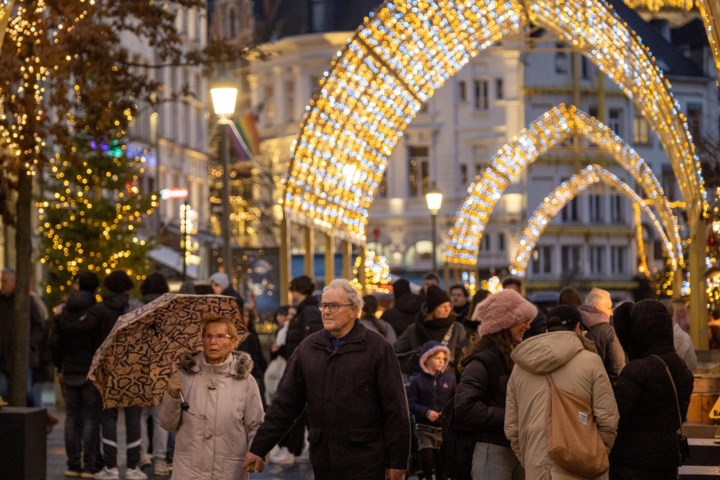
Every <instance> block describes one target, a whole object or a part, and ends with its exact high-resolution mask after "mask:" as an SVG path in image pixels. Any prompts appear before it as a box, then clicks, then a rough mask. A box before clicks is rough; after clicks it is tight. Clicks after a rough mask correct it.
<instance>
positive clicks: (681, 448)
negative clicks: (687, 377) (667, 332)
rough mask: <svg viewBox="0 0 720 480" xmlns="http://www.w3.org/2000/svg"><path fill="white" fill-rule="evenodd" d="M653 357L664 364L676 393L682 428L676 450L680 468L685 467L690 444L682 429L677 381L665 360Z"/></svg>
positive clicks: (677, 434)
mask: <svg viewBox="0 0 720 480" xmlns="http://www.w3.org/2000/svg"><path fill="white" fill-rule="evenodd" d="M652 356H653V357H655V358H657V359H658V360H660V361H661V362H662V364H663V367H665V373H667V376H668V378H669V379H670V384H671V385H672V388H673V392H674V393H675V407H676V408H677V414H678V424H679V425H680V428H678V431H677V432H676V434H675V448H677V452H678V462H679V463H678V466H680V465H685V464H686V463H687V461H688V460H689V459H690V444H689V443H688V439H687V437H686V436H685V434H684V433H683V429H682V425H683V421H682V415H680V400H678V394H677V388H675V380H673V377H672V374H671V373H670V368H669V367H668V365H667V363H665V360H663V359H662V357H661V356H659V355H655V354H652Z"/></svg>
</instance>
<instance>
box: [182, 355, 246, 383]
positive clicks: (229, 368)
mask: <svg viewBox="0 0 720 480" xmlns="http://www.w3.org/2000/svg"><path fill="white" fill-rule="evenodd" d="M201 362H202V363H203V364H205V365H209V364H208V363H206V362H205V358H204V356H203V352H197V353H186V354H184V355H182V356H181V357H180V370H182V371H183V372H185V373H187V374H188V375H196V374H198V373H200V369H201V367H200V363H201ZM217 368H219V369H222V370H226V372H225V373H227V375H229V376H231V377H238V378H240V379H244V378H247V377H248V375H250V372H252V369H253V361H252V357H250V355H249V354H247V353H245V352H230V355H228V358H227V359H226V360H225V362H223V363H221V364H220V365H218V366H217Z"/></svg>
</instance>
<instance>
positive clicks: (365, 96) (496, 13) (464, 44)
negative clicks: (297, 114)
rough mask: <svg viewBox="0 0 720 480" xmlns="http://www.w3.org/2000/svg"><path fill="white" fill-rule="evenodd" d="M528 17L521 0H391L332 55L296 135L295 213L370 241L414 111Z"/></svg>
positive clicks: (291, 178)
mask: <svg viewBox="0 0 720 480" xmlns="http://www.w3.org/2000/svg"><path fill="white" fill-rule="evenodd" d="M523 23H524V19H523V17H522V7H521V5H520V4H519V3H517V2H512V1H511V2H505V1H488V2H482V3H480V2H478V3H477V4H475V3H472V2H469V3H466V4H463V5H461V4H452V5H451V4H446V3H440V2H433V1H423V2H419V3H418V2H414V1H412V2H411V1H400V2H395V3H390V2H388V3H385V4H384V5H383V6H382V8H381V9H380V10H379V11H378V12H377V13H376V14H371V16H370V17H369V18H368V19H366V21H365V23H364V25H362V26H361V27H360V28H359V29H358V30H357V32H356V34H355V35H354V37H353V38H352V40H351V41H350V42H349V43H348V45H347V46H346V47H345V48H344V49H343V50H342V51H341V52H339V53H338V57H337V58H336V59H335V60H334V61H333V62H332V64H331V66H330V72H326V73H325V76H324V80H323V81H322V83H321V88H320V90H319V92H318V94H317V95H316V96H315V98H314V99H313V100H312V101H311V102H310V105H309V106H308V107H307V110H308V111H307V113H306V115H305V118H304V120H303V124H302V126H301V133H300V135H299V137H298V139H297V140H296V142H295V143H294V145H293V153H292V156H291V164H290V170H289V174H288V176H287V178H286V184H285V186H286V190H285V195H284V201H283V203H284V206H285V208H286V211H287V214H288V216H289V217H290V218H291V219H294V220H295V221H298V222H308V223H313V224H314V225H315V226H316V227H319V228H321V229H332V230H333V231H334V233H335V234H336V235H338V236H341V237H345V238H349V239H351V240H353V241H355V242H357V243H365V234H366V224H367V216H368V209H369V207H370V204H371V203H372V200H373V198H374V195H375V192H376V191H377V187H378V185H379V183H380V181H381V179H382V175H383V173H384V171H385V167H386V164H387V159H388V157H389V156H390V154H391V153H392V150H393V148H394V147H395V144H396V143H397V141H398V138H399V137H400V135H402V132H403V131H404V130H405V128H406V127H407V126H408V124H409V123H410V121H411V120H412V119H413V117H414V116H415V114H416V112H417V111H418V110H419V109H420V107H421V106H422V105H423V103H425V102H426V101H427V100H428V99H429V98H430V97H431V96H432V95H433V93H434V92H435V90H437V89H438V88H440V87H441V86H442V85H443V84H444V82H445V81H446V80H447V79H448V78H450V77H451V76H452V75H454V74H455V73H456V72H458V71H459V70H460V69H461V68H462V67H463V66H464V65H465V64H466V63H467V62H468V61H469V59H470V58H471V57H472V56H474V55H476V54H477V53H478V52H479V51H480V50H482V49H484V48H486V47H487V46H488V45H490V44H491V43H492V42H494V41H497V40H500V39H501V38H503V37H504V36H505V35H507V34H509V33H513V32H517V31H518V30H519V29H520V26H521V25H522V24H523Z"/></svg>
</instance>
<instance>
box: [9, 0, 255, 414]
mask: <svg viewBox="0 0 720 480" xmlns="http://www.w3.org/2000/svg"><path fill="white" fill-rule="evenodd" d="M188 9H205V1H204V0H165V1H163V2H149V1H147V0H122V1H91V0H72V1H59V2H50V1H48V0H16V1H12V0H8V1H5V2H3V7H2V8H0V111H1V112H2V115H0V202H1V203H2V204H1V205H0V215H2V220H3V224H4V225H5V226H13V227H14V228H15V249H16V264H15V265H14V266H15V270H16V272H17V276H16V280H17V285H24V286H27V285H28V284H29V280H30V272H31V267H32V257H33V251H32V245H33V242H32V234H33V232H32V228H33V222H32V218H31V217H32V215H33V212H32V202H33V195H32V189H33V180H34V178H36V177H38V176H39V175H38V174H39V173H40V172H42V171H43V170H44V169H45V167H46V166H47V165H48V164H49V163H50V159H51V158H56V155H57V158H58V160H59V161H60V162H62V161H63V160H64V159H66V160H67V161H70V159H80V158H81V157H80V156H78V155H77V152H76V150H77V149H79V148H87V147H83V146H82V145H81V143H79V142H78V141H77V140H78V135H79V132H82V134H83V135H87V137H86V139H85V140H86V141H87V142H90V141H91V140H95V141H96V142H98V144H100V143H101V142H102V140H105V141H106V142H110V143H112V142H113V141H115V140H118V141H121V139H122V135H123V134H122V133H121V132H123V131H125V130H126V129H127V127H128V125H129V124H130V122H132V120H133V118H134V117H135V116H136V114H137V112H138V110H139V109H140V108H141V106H143V105H151V106H152V105H154V104H156V103H158V102H161V101H165V100H169V99H173V98H180V97H181V96H184V95H191V94H192V92H188V91H187V86H186V85H181V86H180V87H178V88H177V89H176V90H175V91H173V90H172V89H171V90H169V91H168V90H163V89H161V87H162V85H161V84H160V82H159V81H158V80H156V78H157V77H156V75H155V71H156V70H157V69H159V68H164V67H170V66H183V65H202V66H205V67H208V68H207V70H208V73H209V74H212V72H213V66H214V65H216V64H223V63H225V62H233V61H238V60H239V59H240V58H242V57H243V56H245V55H247V53H248V49H238V48H237V47H236V46H233V45H231V44H230V43H229V42H226V41H223V40H221V39H209V41H208V44H207V46H205V45H204V44H202V43H195V42H193V43H190V44H189V43H188V42H185V40H184V38H183V35H182V34H181V32H179V31H178V25H181V22H178V21H177V20H178V12H180V13H179V14H180V15H184V14H185V13H186V12H187V11H188ZM193 11H195V10H193ZM128 38H134V39H136V40H137V43H139V44H141V45H148V46H149V48H152V49H153V58H154V60H153V61H152V62H151V63H143V62H140V63H138V62H136V61H135V60H134V57H133V55H132V54H131V53H130V52H129V51H128V49H127V48H126V47H125V43H123V39H128ZM118 134H120V136H119V137H118ZM73 161H74V160H73ZM81 164H82V163H80V164H78V163H74V164H73V165H74V166H75V168H80V165H81ZM92 168H95V167H94V166H92ZM86 175H91V174H88V173H86ZM76 180H77V176H76V177H75V178H74V179H72V181H73V182H75V181H76ZM77 181H80V182H82V179H80V180H77ZM65 182H67V184H65ZM70 182H71V180H70V179H68V178H65V179H64V180H61V183H62V186H63V187H67V186H68V185H69V183H70ZM108 191H110V190H108ZM121 191H122V189H117V190H115V192H121ZM95 193H96V192H93V195H94V194H95ZM57 194H58V195H59V196H66V198H67V193H66V191H65V190H64V189H63V190H62V191H60V192H57ZM93 195H91V198H93V199H95V198H96V197H95V196H93ZM98 195H99V194H98ZM118 195H119V193H118ZM77 215H79V213H78V214H77ZM86 215H87V213H86ZM69 218H70V217H68V219H69ZM78 218H79V217H76V220H77V219H78ZM52 225H54V224H51V228H53V227H52ZM60 225H61V226H62V222H61V223H60ZM108 234H110V230H108ZM58 238H60V237H58ZM63 248H64V247H63ZM73 248H74V247H73ZM70 250H71V249H70V248H68V254H70V252H69V251H70ZM83 251H85V250H83ZM28 293H29V292H28V289H27V288H18V289H17V291H16V292H15V312H14V315H13V325H12V340H11V342H12V344H13V350H12V357H11V359H10V364H11V372H10V379H11V384H10V403H11V404H12V405H17V406H21V405H25V404H26V384H27V372H28V358H29V356H30V342H29V336H30V334H29V325H30V321H29V318H30V313H29V305H30V304H29V295H28Z"/></svg>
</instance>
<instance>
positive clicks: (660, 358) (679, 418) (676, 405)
mask: <svg viewBox="0 0 720 480" xmlns="http://www.w3.org/2000/svg"><path fill="white" fill-rule="evenodd" d="M651 356H653V357H655V358H657V359H658V360H660V362H662V364H663V367H665V373H667V376H668V378H669V379H670V384H671V385H672V388H673V392H674V393H675V407H676V408H677V414H678V421H679V422H680V434H683V427H682V425H683V422H682V415H680V401H679V400H678V393H677V388H675V380H673V377H672V374H671V373H670V368H669V367H668V364H667V363H665V360H663V359H662V357H661V356H660V355H655V354H654V353H652V354H651Z"/></svg>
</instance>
